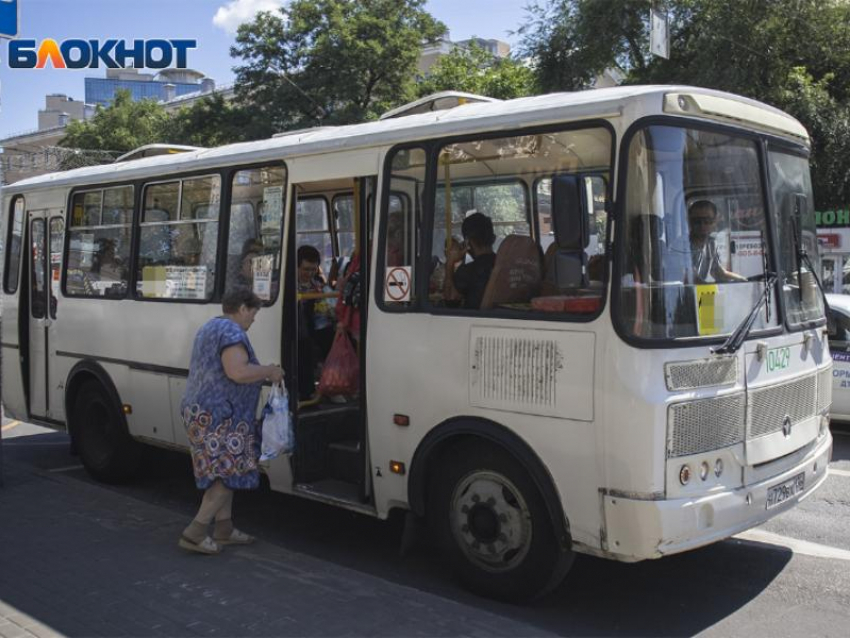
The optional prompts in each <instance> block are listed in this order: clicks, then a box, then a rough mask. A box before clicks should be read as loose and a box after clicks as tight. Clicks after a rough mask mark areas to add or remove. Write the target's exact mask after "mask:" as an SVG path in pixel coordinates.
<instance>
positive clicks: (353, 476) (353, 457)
mask: <svg viewBox="0 0 850 638" xmlns="http://www.w3.org/2000/svg"><path fill="white" fill-rule="evenodd" d="M328 465H329V466H330V467H329V470H330V475H331V478H333V479H337V480H338V481H345V482H346V483H354V484H355V485H356V484H358V483H359V482H360V479H361V477H362V476H363V461H362V460H361V457H360V441H334V442H333V443H329V444H328Z"/></svg>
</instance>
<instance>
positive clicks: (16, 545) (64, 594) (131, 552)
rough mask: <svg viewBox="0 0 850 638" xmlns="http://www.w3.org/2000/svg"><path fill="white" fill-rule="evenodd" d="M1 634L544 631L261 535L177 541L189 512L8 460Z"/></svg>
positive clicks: (1, 532) (2, 502)
mask: <svg viewBox="0 0 850 638" xmlns="http://www.w3.org/2000/svg"><path fill="white" fill-rule="evenodd" d="M5 461H6V467H5V475H6V476H5V478H6V484H5V488H0V636H2V637H4V638H19V637H26V638H30V637H31V636H38V637H40V638H47V637H49V636H56V635H65V636H343V635H344V636H455V635H464V636H528V635H540V634H541V629H540V628H539V627H535V626H533V625H528V624H525V623H521V622H516V621H513V620H511V619H509V618H505V617H503V616H498V615H496V614H492V613H489V612H487V611H482V610H479V609H475V608H472V607H469V606H467V605H462V604H459V603H456V602H453V601H451V600H449V599H445V598H441V597H439V596H435V595H433V594H429V593H426V592H422V591H419V590H416V589H412V588H408V587H404V586H401V585H398V584H395V583H392V582H389V581H386V580H383V579H380V578H377V577H374V576H371V575H369V574H367V573H362V572H359V571H355V570H351V569H348V568H345V567H341V566H339V565H336V564H334V563H330V562H326V561H322V560H320V559H317V558H314V557H312V556H306V555H304V554H299V553H294V552H290V551H287V550H286V548H284V547H279V546H276V545H273V544H271V543H267V542H262V541H258V542H257V543H255V544H254V545H251V546H245V547H233V546H231V547H227V548H226V549H225V551H224V552H223V553H222V554H220V555H218V556H199V555H193V554H189V553H186V552H183V551H182V550H180V549H178V547H177V539H178V537H179V534H180V531H181V530H182V528H183V527H184V526H185V524H186V520H185V517H183V516H180V515H179V514H178V513H175V512H172V511H170V510H168V509H164V508H161V507H157V506H155V505H151V504H148V503H145V502H142V501H139V500H136V499H133V498H130V497H127V496H125V495H122V494H121V493H120V492H116V491H113V490H110V489H106V488H104V487H101V486H98V485H91V484H87V483H84V482H82V481H79V480H75V479H73V478H70V477H67V476H63V475H62V474H61V473H59V474H51V473H47V472H42V471H40V470H36V469H34V468H32V467H31V466H28V465H25V464H23V463H20V462H17V461H16V460H15V459H14V458H11V455H10V454H7V455H6V459H5Z"/></svg>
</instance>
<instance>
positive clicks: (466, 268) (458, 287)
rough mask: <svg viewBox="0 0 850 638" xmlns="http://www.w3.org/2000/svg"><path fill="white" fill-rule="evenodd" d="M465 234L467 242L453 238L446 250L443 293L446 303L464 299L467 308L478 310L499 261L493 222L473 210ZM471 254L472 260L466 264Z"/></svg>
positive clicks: (464, 223) (463, 229) (456, 303)
mask: <svg viewBox="0 0 850 638" xmlns="http://www.w3.org/2000/svg"><path fill="white" fill-rule="evenodd" d="M461 233H462V234H463V242H458V241H457V240H455V239H454V238H452V239H451V241H450V245H449V248H448V250H447V251H446V277H445V281H444V283H443V295H444V299H445V301H446V305H459V302H461V301H462V302H463V307H464V308H468V309H478V308H480V307H481V301H482V299H483V298H484V290H485V289H486V288H487V282H488V281H489V280H490V274H491V273H492V272H493V266H494V265H495V263H496V253H494V252H493V244H494V242H495V241H496V235H495V233H494V232H493V221H492V220H491V219H490V218H489V217H488V216H487V215H484V214H483V213H478V212H475V213H472V214H471V215H468V216H467V217H466V218H465V219H464V220H463V224H462V226H461ZM467 253H469V255H470V256H471V257H472V262H470V263H468V264H466V263H462V262H463V260H464V258H465V257H466V254H467Z"/></svg>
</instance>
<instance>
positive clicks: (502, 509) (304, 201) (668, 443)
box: [2, 86, 832, 600]
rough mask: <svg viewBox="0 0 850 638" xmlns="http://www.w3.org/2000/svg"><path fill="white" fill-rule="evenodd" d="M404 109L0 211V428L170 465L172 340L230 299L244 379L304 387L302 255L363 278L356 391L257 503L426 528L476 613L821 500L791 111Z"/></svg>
mask: <svg viewBox="0 0 850 638" xmlns="http://www.w3.org/2000/svg"><path fill="white" fill-rule="evenodd" d="M414 110H419V111H420V112H418V113H414V114H408V115H403V114H402V116H400V117H391V118H387V119H383V120H381V121H376V122H369V123H365V124H359V125H354V126H344V127H336V128H317V129H314V130H308V131H302V132H295V133H291V134H288V135H281V136H278V137H275V138H273V139H269V140H265V141H258V142H251V143H244V144H235V145H230V146H225V147H221V148H215V149H200V150H196V151H191V152H185V153H181V154H176V155H169V156H159V157H148V158H143V159H137V160H131V161H126V162H122V163H117V164H113V165H109V166H99V167H92V168H82V169H76V170H72V171H68V172H65V173H55V174H51V175H45V176H42V177H36V178H32V179H28V180H26V181H22V182H19V183H16V184H12V185H10V186H8V187H7V188H5V189H4V191H3V209H2V210H3V224H4V231H3V237H4V239H5V242H6V247H7V250H6V254H5V257H4V273H3V289H4V297H3V308H4V316H3V332H2V347H3V370H2V373H3V390H4V393H3V401H4V405H5V409H6V413H7V415H9V416H11V417H14V418H18V419H26V420H29V421H34V422H37V423H43V424H47V425H51V426H54V427H56V428H59V429H67V431H68V432H69V433H70V435H71V440H72V445H73V447H74V448H75V450H76V451H77V452H78V453H79V455H80V456H81V459H82V462H83V463H84V464H85V466H86V468H87V469H88V470H89V471H90V472H91V474H93V475H94V476H95V477H97V478H100V479H103V480H122V479H126V478H128V477H129V476H130V474H131V473H132V471H133V470H136V469H138V464H139V463H138V458H139V456H138V443H139V442H142V443H149V444H153V445H159V446H164V447H174V448H180V449H185V448H186V447H187V439H186V433H185V431H184V428H183V424H182V422H181V417H180V414H179V408H178V406H179V403H180V398H181V395H182V393H183V390H184V387H185V383H186V376H187V368H188V365H189V357H190V349H191V346H192V340H193V336H194V334H195V332H196V331H197V329H198V327H199V326H201V325H202V324H203V323H204V322H205V321H207V320H208V319H210V318H211V317H213V316H215V315H217V314H218V313H219V312H220V310H219V308H220V300H221V297H222V295H223V294H224V293H225V292H226V291H227V290H228V289H229V288H231V287H233V286H235V285H248V286H252V287H253V289H254V291H255V292H257V293H258V294H259V295H260V296H261V297H262V298H263V299H264V300H265V304H266V305H267V308H266V309H265V310H263V311H261V312H260V313H259V315H258V318H257V321H256V323H255V324H254V326H253V327H252V328H251V331H250V338H251V341H252V343H253V345H254V347H255V349H256V351H257V352H258V356H259V358H260V359H261V360H262V361H264V362H276V361H279V362H281V364H282V365H283V366H284V367H285V370H286V380H287V381H286V382H287V385H288V387H289V392H290V395H291V396H292V397H297V396H299V395H310V394H312V391H313V388H312V387H309V388H308V387H304V384H305V381H304V379H300V378H299V377H300V376H301V375H299V374H298V372H297V371H298V370H299V362H300V361H303V358H304V357H307V356H314V355H315V352H313V351H312V345H309V343H308V342H306V341H305V340H304V339H299V334H301V335H303V334H304V333H303V330H304V329H305V328H304V326H301V325H299V321H300V319H299V317H300V316H301V313H299V303H304V302H305V299H303V298H302V299H301V300H299V298H298V295H299V293H298V287H297V284H296V276H297V275H296V264H295V254H296V250H297V248H298V247H299V246H300V245H303V244H308V243H309V244H313V245H315V246H318V247H319V248H320V250H321V256H322V260H323V262H324V263H323V267H324V269H325V270H326V271H327V270H330V269H331V267H332V266H333V262H334V261H335V260H338V259H340V258H345V257H347V256H349V253H350V252H351V251H353V250H354V248H355V247H359V249H360V254H361V255H362V256H363V259H362V262H363V265H362V272H363V276H362V279H361V285H360V287H359V292H358V294H359V297H357V301H358V303H359V312H360V318H361V325H360V334H359V335H358V336H359V356H360V363H361V372H360V374H361V379H360V392H359V395H358V396H357V397H356V398H354V399H352V398H349V400H348V401H347V402H345V403H337V402H333V401H330V400H328V399H326V398H319V399H318V400H312V401H305V402H304V403H302V404H300V405H298V404H296V402H293V408H294V419H295V428H296V439H297V449H296V450H295V452H294V453H293V454H292V455H291V456H287V457H283V458H278V459H275V460H274V461H272V462H270V463H268V464H267V465H266V466H265V468H264V471H265V473H266V475H267V476H268V480H269V483H270V485H271V488H272V489H274V490H279V491H281V492H286V493H292V494H296V495H298V496H301V497H304V498H308V499H313V500H317V501H322V502H326V503H329V504H332V505H336V506H340V507H345V508H348V509H350V510H354V511H357V512H361V513H363V514H367V515H371V516H376V517H378V518H386V517H387V516H388V515H389V514H390V512H391V511H392V510H394V509H400V510H407V511H409V512H411V513H412V514H413V515H417V516H421V517H425V518H426V519H427V521H428V522H429V528H428V529H430V530H431V531H432V534H433V536H434V538H435V539H436V541H437V542H438V543H439V544H440V545H441V546H442V547H443V548H444V549H445V551H446V552H447V556H448V558H449V560H450V563H451V565H452V567H453V569H454V571H455V572H456V573H457V575H458V576H459V577H460V578H461V580H462V582H463V583H465V584H466V585H467V586H469V587H470V588H472V589H474V590H475V591H477V592H480V593H483V594H485V595H489V596H494V597H498V598H502V599H510V600H522V599H528V598H531V597H533V596H536V595H539V594H541V593H543V592H545V591H547V590H548V589H550V588H552V587H554V586H555V585H556V584H557V583H558V582H559V581H560V580H561V579H562V578H563V576H564V574H565V573H566V571H567V570H568V568H569V566H570V564H571V562H572V559H573V556H574V554H575V553H577V552H579V553H585V554H592V555H594V556H600V557H606V558H611V559H616V560H621V561H637V560H642V559H650V558H658V557H662V556H665V555H669V554H674V553H677V552H682V551H685V550H689V549H692V548H696V547H700V546H703V545H706V544H708V543H711V542H714V541H717V540H720V539H723V538H727V537H729V536H731V535H733V534H735V533H737V532H740V531H742V530H745V529H747V528H750V527H752V526H754V525H758V524H759V523H761V522H763V521H765V520H767V519H769V518H770V517H772V516H774V515H776V514H778V513H780V512H783V511H785V510H787V509H788V508H790V507H792V506H793V505H794V504H796V503H797V502H799V501H800V500H801V499H804V498H806V497H807V496H809V495H810V494H811V493H812V492H813V490H815V489H816V488H817V487H818V486H819V485H820V484H821V483H822V482H823V481H824V480H825V478H826V476H827V464H828V461H829V458H830V452H831V447H832V438H831V435H830V432H829V427H828V419H829V406H830V400H831V398H830V391H831V368H830V366H831V360H830V356H829V351H828V345H827V342H826V334H825V332H826V329H825V319H824V308H823V304H822V300H821V295H820V292H819V291H818V289H817V285H816V283H815V278H814V277H813V272H816V268H817V266H813V265H812V264H813V263H816V262H817V261H818V255H817V242H816V238H815V227H814V213H813V207H812V201H813V200H812V193H811V185H810V178H809V168H808V161H807V157H808V154H809V138H808V136H807V134H806V131H805V130H804V129H803V127H802V126H801V125H800V124H799V123H798V122H797V121H796V120H794V119H793V118H791V117H790V116H788V115H786V114H784V113H782V112H780V111H777V110H776V109H773V108H771V107H768V106H766V105H764V104H760V103H758V102H754V101H752V100H748V99H745V98H741V97H738V96H734V95H729V94H724V93H719V92H714V91H709V90H704V89H698V88H693V87H670V86H666V87H665V86H655V87H620V88H613V89H602V90H594V91H586V92H580V93H570V94H555V95H544V96H538V97H531V98H524V99H518V100H512V101H506V102H501V101H481V102H477V103H468V104H464V105H461V106H458V107H456V108H453V109H449V110H441V111H429V110H428V106H427V104H426V105H425V106H424V107H423V106H421V105H420V107H419V108H418V109H414ZM697 202H699V204H698V205H695V204H696V203H697ZM706 202H708V204H707V203H706ZM694 211H698V212H699V211H701V214H702V217H703V219H697V218H696V217H695V216H694ZM473 212H477V213H482V214H484V215H486V216H488V217H489V218H490V219H491V221H492V222H493V228H494V234H495V236H496V241H495V244H494V253H495V256H490V257H488V258H486V259H483V258H481V256H480V255H477V256H476V259H475V260H474V261H471V263H468V264H466V265H469V266H470V269H471V270H472V271H475V272H476V273H477V274H476V275H475V277H474V279H475V281H476V282H477V285H479V286H480V288H479V293H480V294H479V300H478V301H476V302H474V303H473V302H470V300H469V298H464V299H463V300H461V301H460V302H458V301H456V300H455V299H453V295H451V294H446V290H447V289H446V287H445V285H444V281H445V276H446V268H447V265H446V248H447V243H448V242H447V240H448V239H449V238H451V237H455V238H458V239H460V237H459V235H460V233H461V226H462V224H463V221H464V219H465V218H466V217H467V216H468V215H470V214H471V213H473ZM24 246H26V247H27V249H26V250H24V249H23V247H24ZM245 255H247V256H248V257H249V258H247V259H246V258H244V256H245ZM706 260H707V261H706ZM467 261H468V262H469V261H470V259H469V258H467ZM476 261H477V262H478V263H477V264H476ZM703 261H705V263H706V264H707V267H706V268H705V269H704V270H705V272H703V271H702V266H700V264H701V263H702V262H703ZM488 262H489V263H488ZM461 267H463V266H461ZM730 273H732V274H731V275H730ZM305 343H308V345H305ZM308 348H310V349H311V351H309V352H308ZM299 384H301V386H302V387H300V388H299ZM258 407H259V406H258Z"/></svg>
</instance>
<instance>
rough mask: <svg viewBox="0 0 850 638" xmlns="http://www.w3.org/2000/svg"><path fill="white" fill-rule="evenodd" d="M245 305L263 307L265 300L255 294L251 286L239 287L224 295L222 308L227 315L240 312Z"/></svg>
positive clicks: (247, 306)
mask: <svg viewBox="0 0 850 638" xmlns="http://www.w3.org/2000/svg"><path fill="white" fill-rule="evenodd" d="M242 306H245V307H246V308H250V309H253V308H262V306H263V300H262V299H260V298H259V297H258V296H257V295H255V294H254V291H253V290H250V289H249V288H237V289H235V290H231V291H230V292H228V293H226V294H225V295H224V298H223V299H222V300H221V310H222V312H224V314H226V315H232V314H234V313H236V312H239V309H240V308H241V307H242Z"/></svg>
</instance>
